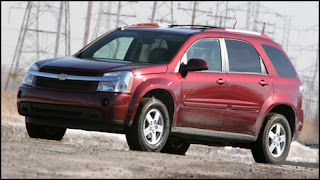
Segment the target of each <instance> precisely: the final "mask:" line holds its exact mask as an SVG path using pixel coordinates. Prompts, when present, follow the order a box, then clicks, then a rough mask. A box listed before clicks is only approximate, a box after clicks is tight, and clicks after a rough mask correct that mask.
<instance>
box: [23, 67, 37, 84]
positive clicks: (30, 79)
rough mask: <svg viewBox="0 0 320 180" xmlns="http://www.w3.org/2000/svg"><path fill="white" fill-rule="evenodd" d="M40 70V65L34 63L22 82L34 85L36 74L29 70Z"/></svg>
mask: <svg viewBox="0 0 320 180" xmlns="http://www.w3.org/2000/svg"><path fill="white" fill-rule="evenodd" d="M38 70H39V67H38V65H37V64H36V63H34V64H32V65H31V67H30V68H29V70H28V71H27V73H26V75H25V76H24V79H23V82H22V84H25V85H29V86H32V82H33V79H34V75H33V74H30V73H29V72H30V71H38Z"/></svg>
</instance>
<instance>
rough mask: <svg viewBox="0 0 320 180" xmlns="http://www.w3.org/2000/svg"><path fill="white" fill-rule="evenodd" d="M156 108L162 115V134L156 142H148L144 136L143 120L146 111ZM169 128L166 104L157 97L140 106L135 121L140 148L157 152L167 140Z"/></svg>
mask: <svg viewBox="0 0 320 180" xmlns="http://www.w3.org/2000/svg"><path fill="white" fill-rule="evenodd" d="M152 109H157V110H158V111H160V113H161V115H162V117H163V123H164V125H163V134H162V137H161V140H160V141H159V142H158V143H157V144H154V145H153V144H149V143H148V142H147V140H146V139H145V137H144V132H143V131H144V120H145V118H146V115H147V113H148V112H149V111H150V110H152ZM169 130H170V119H169V113H168V111H167V108H166V106H165V105H164V104H163V103H162V102H161V101H160V100H158V99H155V98H150V99H149V100H148V101H147V103H146V104H145V105H144V106H143V107H142V110H141V113H140V115H139V120H138V123H137V131H138V139H139V144H140V146H141V150H145V151H155V152H159V151H161V149H162V148H163V147H164V145H165V144H166V142H167V139H168V136H169Z"/></svg>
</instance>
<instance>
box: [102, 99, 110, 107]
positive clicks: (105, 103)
mask: <svg viewBox="0 0 320 180" xmlns="http://www.w3.org/2000/svg"><path fill="white" fill-rule="evenodd" d="M101 105H102V106H108V105H109V99H108V98H103V99H102V100H101Z"/></svg>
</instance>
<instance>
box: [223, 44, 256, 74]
mask: <svg viewBox="0 0 320 180" xmlns="http://www.w3.org/2000/svg"><path fill="white" fill-rule="evenodd" d="M225 42H226V46H227V51H228V58H229V71H231V72H232V71H233V72H249V73H261V66H260V56H259V55H258V53H257V52H256V50H255V49H254V48H253V46H251V45H250V44H249V43H246V42H244V41H238V40H230V39H226V40H225Z"/></svg>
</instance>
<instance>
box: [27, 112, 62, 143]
mask: <svg viewBox="0 0 320 180" xmlns="http://www.w3.org/2000/svg"><path fill="white" fill-rule="evenodd" d="M27 118H30V117H26V119H27ZM26 128H27V132H28V135H29V136H30V137H31V138H42V139H50V140H61V139H62V138H63V136H64V134H65V132H66V130H67V128H60V127H51V126H43V125H38V124H33V123H29V122H27V121H26Z"/></svg>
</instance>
